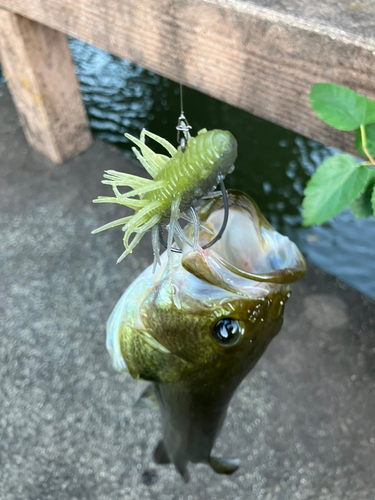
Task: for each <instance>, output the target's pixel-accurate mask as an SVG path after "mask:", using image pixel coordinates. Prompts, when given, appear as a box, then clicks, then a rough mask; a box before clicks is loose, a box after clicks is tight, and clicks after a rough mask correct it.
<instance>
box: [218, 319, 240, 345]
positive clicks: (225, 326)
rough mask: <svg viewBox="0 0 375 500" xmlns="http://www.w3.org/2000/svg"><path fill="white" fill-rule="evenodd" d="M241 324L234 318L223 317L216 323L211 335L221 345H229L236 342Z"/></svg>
mask: <svg viewBox="0 0 375 500" xmlns="http://www.w3.org/2000/svg"><path fill="white" fill-rule="evenodd" d="M241 330H242V328H241V324H240V322H239V321H237V320H236V319H232V318H224V319H221V320H220V321H218V322H217V323H216V325H215V326H214V328H213V330H212V336H213V337H214V339H215V340H216V342H217V343H218V344H220V345H222V346H225V347H229V346H233V345H235V344H237V342H238V340H239V338H240V336H241Z"/></svg>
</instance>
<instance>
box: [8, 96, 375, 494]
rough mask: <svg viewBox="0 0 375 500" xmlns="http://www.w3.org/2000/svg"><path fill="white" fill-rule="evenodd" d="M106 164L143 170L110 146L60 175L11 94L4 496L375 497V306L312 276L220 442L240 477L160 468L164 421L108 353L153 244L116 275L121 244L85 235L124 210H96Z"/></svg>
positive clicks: (297, 290)
mask: <svg viewBox="0 0 375 500" xmlns="http://www.w3.org/2000/svg"><path fill="white" fill-rule="evenodd" d="M110 168H113V169H126V171H128V172H133V173H140V169H138V167H137V165H136V164H135V163H134V162H133V161H132V160H129V159H127V158H126V157H124V155H123V154H122V153H121V152H120V151H118V150H116V149H115V148H113V147H111V146H109V145H107V144H104V143H103V142H101V141H99V140H96V141H95V142H94V144H93V145H92V147H91V148H90V149H89V150H88V151H87V152H86V153H84V154H82V155H80V156H79V157H77V158H75V159H73V160H72V161H69V162H68V163H66V164H65V165H63V166H59V167H56V166H53V165H51V164H50V163H49V161H48V160H46V159H45V158H44V157H42V156H41V155H39V154H38V153H36V152H34V151H32V150H30V148H29V147H28V146H27V144H26V142H25V139H24V136H23V133H22V130H21V128H20V126H19V124H18V121H17V118H16V115H15V111H14V108H13V105H12V103H11V100H10V97H9V94H8V91H7V90H6V88H5V86H2V87H1V86H0V176H1V180H0V234H1V238H0V266H1V268H0V269H1V271H0V276H1V279H0V291H1V301H0V317H1V321H0V329H1V333H0V500H21V499H22V500H23V499H27V500H50V499H51V500H52V499H53V500H55V499H58V500H60V499H61V500H76V499H77V500H78V499H79V500H96V499H100V500H104V499H111V500H120V499H121V500H130V499H158V500H180V499H186V500H197V499H221V500H222V499H233V500H236V499H238V500H239V499H241V500H245V499H246V500H252V499H259V500H284V499H285V500H291V499H304V500H307V499H314V500H318V499H319V500H344V499H352V500H373V499H375V331H374V330H375V308H374V302H373V301H371V300H370V299H368V298H366V297H364V296H363V295H361V294H360V293H358V292H356V291H354V290H352V289H350V288H349V287H348V286H346V285H344V284H342V283H340V282H339V281H337V280H336V279H335V278H332V277H330V276H328V275H326V274H325V273H323V272H322V271H320V270H318V269H316V268H314V267H312V266H309V269H308V273H307V276H306V278H304V279H303V280H302V281H301V282H299V283H296V284H295V285H294V286H293V296H292V298H291V299H290V301H289V303H288V304H287V307H286V315H285V325H284V327H283V330H282V332H281V333H280V334H279V336H278V337H277V338H276V339H275V340H274V341H273V343H272V344H271V346H270V347H269V349H268V351H267V352H266V354H265V355H264V357H263V358H262V359H261V361H260V362H259V364H258V365H257V367H256V368H255V369H254V371H253V372H252V374H251V375H250V376H249V377H248V378H247V379H246V380H245V381H244V382H243V384H242V385H241V387H240V389H239V390H238V392H237V394H236V395H235V397H234V399H233V401H232V404H231V407H230V410H229V415H228V418H227V421H226V424H225V426H224V428H223V431H222V434H221V436H220V438H219V440H218V443H217V453H218V454H220V455H222V456H225V455H226V456H238V457H239V458H241V461H242V464H241V467H240V469H239V471H238V472H237V473H236V474H235V475H234V476H232V477H225V476H224V477H223V476H218V475H215V474H214V473H213V472H212V471H211V470H210V469H208V467H205V466H203V465H198V466H190V472H191V476H192V479H191V482H190V483H189V484H188V485H184V484H183V482H182V481H181V479H180V477H179V476H178V475H177V474H176V472H175V471H174V469H173V468H172V467H171V466H165V467H159V466H156V465H155V464H154V463H153V462H152V458H151V457H152V450H153V448H154V446H155V444H156V442H157V441H158V439H159V437H160V425H159V421H158V414H157V413H155V412H143V413H142V412H134V411H133V410H132V401H133V400H134V398H135V397H136V396H137V395H138V394H139V393H140V392H141V391H142V388H143V383H141V382H135V381H134V380H132V379H131V378H130V376H126V375H121V374H118V373H116V372H114V371H113V369H112V367H111V363H110V359H109V356H108V354H107V352H106V349H105V322H106V320H107V317H108V315H109V313H110V312H111V310H112V307H113V306H114V304H115V302H116V300H117V299H118V297H119V296H120V295H121V293H122V292H123V290H124V289H125V288H126V287H127V285H128V284H129V283H130V282H131V281H132V280H133V279H134V278H135V277H136V276H137V274H138V273H139V272H140V271H141V270H142V269H144V267H145V266H146V265H147V264H149V262H150V261H151V248H150V242H149V241H148V240H147V237H146V238H144V240H142V242H141V244H140V245H139V247H137V251H136V253H135V254H134V256H130V257H128V258H127V259H126V261H125V262H124V263H123V264H121V265H116V264H115V261H116V258H117V256H118V255H119V254H120V253H121V251H122V242H121V238H120V236H119V233H118V232H117V233H116V232H115V230H113V232H110V231H107V232H104V233H101V234H99V235H96V236H91V235H90V231H91V230H92V229H94V228H96V227H98V226H100V225H101V224H103V223H105V222H107V221H109V220H113V219H114V217H116V215H118V216H119V217H120V216H121V214H122V210H121V207H118V209H117V211H116V210H115V208H114V207H113V206H110V205H108V206H106V205H100V206H98V205H96V206H95V205H93V204H92V203H91V200H92V199H93V198H94V197H96V196H97V195H98V194H100V193H101V192H102V193H103V189H104V187H103V186H101V184H100V180H101V178H102V173H103V170H104V169H110ZM115 212H116V213H115Z"/></svg>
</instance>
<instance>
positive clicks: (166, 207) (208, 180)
mask: <svg viewBox="0 0 375 500" xmlns="http://www.w3.org/2000/svg"><path fill="white" fill-rule="evenodd" d="M146 135H147V136H149V137H151V138H152V139H154V140H155V141H157V142H159V143H160V144H162V145H163V146H164V147H165V149H166V150H167V151H168V152H169V154H170V155H171V156H170V157H168V156H165V155H160V154H156V153H154V152H153V151H152V150H151V149H150V148H149V147H148V146H146V143H145V139H146ZM126 137H127V138H128V139H130V140H131V141H133V142H134V143H135V144H136V145H137V146H138V147H139V149H140V152H139V151H138V150H137V149H136V148H133V151H134V153H135V155H136V157H137V158H138V160H139V161H140V162H141V163H142V165H143V166H144V168H145V169H146V170H147V172H148V173H149V174H150V176H151V177H152V179H144V178H141V177H138V176H134V175H130V174H124V173H121V172H116V171H113V170H111V171H107V172H106V173H105V175H104V177H105V180H104V181H102V182H103V183H104V184H109V185H111V186H112V188H113V191H114V194H115V197H99V198H98V199H96V200H94V202H96V203H118V204H121V205H124V206H126V207H129V208H132V209H134V211H135V212H134V215H131V216H127V217H124V218H122V219H119V220H117V221H114V222H111V223H109V224H106V225H105V226H102V227H101V228H99V229H97V230H95V231H93V232H94V233H96V232H99V231H102V230H104V229H109V228H110V227H114V226H118V225H123V230H124V246H125V252H124V253H123V254H122V255H121V257H120V258H119V260H118V261H120V260H122V259H123V258H125V257H126V255H128V254H129V253H131V252H132V250H133V249H134V247H135V246H136V245H137V243H138V242H139V241H140V239H141V238H142V236H143V235H144V234H145V233H146V232H147V231H149V230H150V229H152V230H153V238H152V242H153V249H154V255H155V258H156V260H157V261H158V259H159V248H158V241H159V240H158V231H157V228H158V225H159V224H163V225H167V224H168V223H169V238H168V246H169V247H170V246H171V243H172V240H173V236H174V232H175V231H176V232H177V233H179V234H181V233H182V231H181V228H180V227H179V224H178V219H179V218H180V217H181V215H183V214H184V212H185V211H187V210H188V209H189V208H190V207H191V206H192V204H193V203H194V201H196V200H197V199H199V198H201V197H202V196H204V195H206V194H207V193H209V192H210V191H211V190H213V189H214V188H215V187H216V185H217V184H218V183H219V182H220V181H222V180H223V179H224V177H225V176H226V174H227V173H228V172H230V171H231V169H233V163H234V161H235V159H236V157H237V143H236V140H235V138H234V137H233V136H232V134H231V133H230V132H228V131H223V130H211V131H207V130H205V129H203V130H201V131H200V132H198V135H197V137H191V138H190V139H189V140H188V142H187V146H186V149H185V151H184V152H182V151H181V148H180V147H179V148H178V150H176V149H175V148H174V147H173V146H172V145H171V144H170V143H169V142H168V141H166V140H165V139H162V138H161V137H159V136H157V135H154V134H151V133H150V132H147V131H146V130H143V131H142V133H141V137H140V139H136V138H135V137H132V136H131V135H129V134H126ZM119 187H130V188H132V190H131V191H128V192H127V193H121V192H120V191H119V189H118V188H119ZM134 197H137V198H134ZM133 234H134V237H133V238H132V240H131V241H130V238H131V237H132V235H133Z"/></svg>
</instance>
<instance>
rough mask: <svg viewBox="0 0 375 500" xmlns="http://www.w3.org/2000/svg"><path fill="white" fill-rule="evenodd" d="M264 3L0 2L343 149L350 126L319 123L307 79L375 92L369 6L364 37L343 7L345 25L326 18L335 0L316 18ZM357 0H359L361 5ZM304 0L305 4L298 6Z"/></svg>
mask: <svg viewBox="0 0 375 500" xmlns="http://www.w3.org/2000/svg"><path fill="white" fill-rule="evenodd" d="M319 2H320V4H321V5H322V6H324V5H325V4H327V2H324V1H322V0H319ZM262 3H263V4H267V2H265V1H264V2H262V0H254V1H252V0H247V1H246V0H127V1H126V2H124V1H123V0H107V1H103V0H43V2H41V1H40V0H0V6H3V7H5V8H7V9H10V10H13V11H15V12H18V13H20V14H22V15H24V16H26V17H29V18H31V19H34V20H36V21H38V22H41V23H43V24H46V25H48V26H50V27H52V28H54V29H57V30H60V31H63V32H65V33H68V34H69V35H72V36H74V37H76V38H79V39H81V40H83V41H85V42H88V43H90V44H93V45H96V46H98V47H100V48H102V49H104V50H106V51H108V52H111V53H113V54H115V55H118V56H120V57H122V58H125V59H129V60H131V61H133V62H135V63H136V64H139V65H141V66H143V67H145V68H148V69H150V70H153V71H155V72H157V73H159V74H161V75H164V76H166V77H168V78H171V79H172V80H176V81H179V82H181V83H183V84H185V85H188V86H191V87H194V88H196V89H198V90H200V91H202V92H205V93H207V94H210V95H212V96H214V97H216V98H218V99H220V100H222V101H225V102H227V103H230V104H232V105H234V106H237V107H239V108H242V109H245V110H247V111H250V112H251V113H253V114H255V115H258V116H261V117H263V118H266V119H269V120H271V121H274V122H276V123H279V124H281V125H283V126H285V127H287V128H290V129H293V130H295V131H297V132H300V133H302V134H304V135H306V136H308V137H311V138H314V139H316V140H318V141H321V142H324V143H326V144H329V145H332V146H336V147H338V148H340V149H343V150H345V149H346V150H348V149H349V150H350V147H349V148H348V144H349V143H350V141H349V142H348V136H347V134H344V133H342V132H337V131H335V130H334V129H332V128H330V127H328V126H325V125H324V124H322V122H321V121H320V120H319V119H318V118H317V117H316V116H315V114H314V113H313V112H312V111H311V110H310V106H309V100H308V93H309V91H310V88H311V85H312V84H313V83H315V82H322V81H330V82H335V83H338V84H342V85H346V86H349V87H351V88H354V89H355V90H357V91H358V92H361V93H363V94H365V95H367V96H369V97H371V98H375V64H374V63H375V58H374V53H375V40H374V38H371V35H370V34H371V33H372V31H371V29H369V26H370V27H371V26H374V19H375V9H374V7H373V4H369V2H367V7H366V9H367V10H366V12H364V13H363V15H362V18H363V19H366V22H365V24H366V23H367V24H366V26H367V28H366V29H365V28H364V29H363V32H364V33H365V36H362V35H361V33H362V31H359V30H358V31H357V28H358V25H357V27H354V29H349V28H348V26H349V27H350V26H352V25H351V24H350V15H351V14H350V13H351V11H350V9H347V11H348V13H349V14H348V15H346V14H345V13H344V14H345V15H346V17H345V16H344V14H342V13H341V14H340V16H341V17H339V18H340V23H341V24H342V25H343V26H344V28H343V29H342V28H341V27H340V26H341V24H340V25H335V26H332V25H330V24H328V25H327V24H324V15H325V14H327V19H331V20H332V19H335V12H333V13H330V10H329V9H331V10H332V8H333V7H331V5H333V4H332V3H330V6H329V7H327V8H325V10H324V9H323V17H321V18H319V19H314V18H313V17H312V15H311V14H312V12H314V9H311V5H310V4H311V2H310V1H307V0H294V2H293V3H291V5H293V6H294V8H295V10H296V13H295V15H294V14H293V11H292V12H286V11H285V9H284V8H283V7H282V6H283V5H284V4H285V2H281V3H280V5H279V4H276V2H272V3H271V4H272V5H276V7H275V8H274V9H270V8H264V7H262V5H261V4H262ZM268 3H269V2H268ZM364 3H366V2H364V0H357V2H356V4H359V5H360V6H361V7H363V5H364ZM301 4H302V5H303V4H305V5H310V7H308V8H306V9H305V10H304V11H303V10H301V9H299V10H298V9H297V7H296V6H298V5H301ZM334 4H340V2H335V3H334ZM314 5H315V4H314ZM327 5H328V4H327ZM283 9H284V10H283ZM333 11H334V9H333ZM340 12H341V11H340ZM353 12H356V11H355V10H354V11H353ZM328 14H329V15H328ZM304 16H305V17H304ZM306 16H307V17H306ZM343 16H344V17H345V19H346V20H347V21H345V22H344V21H343ZM362 24H363V23H362Z"/></svg>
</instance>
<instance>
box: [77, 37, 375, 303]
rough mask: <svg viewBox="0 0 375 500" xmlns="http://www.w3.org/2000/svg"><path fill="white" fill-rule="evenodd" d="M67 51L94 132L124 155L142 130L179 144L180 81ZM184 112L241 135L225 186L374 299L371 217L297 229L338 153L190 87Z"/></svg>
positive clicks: (87, 50)
mask: <svg viewBox="0 0 375 500" xmlns="http://www.w3.org/2000/svg"><path fill="white" fill-rule="evenodd" d="M70 46H71V50H72V54H73V58H74V61H75V65H76V70H77V73H78V77H79V81H80V85H81V89H82V94H83V99H84V101H85V104H86V107H87V111H88V115H89V119H90V124H91V127H92V129H93V131H94V132H95V133H97V134H98V135H100V137H102V138H103V139H105V140H107V141H110V142H112V143H114V144H116V145H117V146H119V147H121V148H122V149H124V150H126V151H129V150H130V147H131V145H130V144H129V142H128V141H127V139H125V137H124V133H125V132H129V133H131V134H133V135H135V136H139V133H140V131H141V129H142V128H143V127H145V128H147V129H148V130H150V131H152V132H154V133H156V134H158V135H161V136H162V137H165V138H166V139H168V140H169V141H170V142H172V143H173V144H176V129H175V127H176V123H177V118H178V116H179V113H180V103H179V86H178V85H177V84H176V83H174V82H171V81H170V80H167V79H165V78H162V77H160V76H158V75H155V74H153V73H151V72H149V71H146V70H144V69H142V68H139V67H137V66H135V65H134V64H131V63H129V62H127V61H123V60H121V59H119V58H116V57H114V56H112V55H110V54H107V53H105V52H103V51H101V50H99V49H96V48H94V47H91V46H89V45H86V44H84V43H82V42H79V41H77V40H70ZM184 111H185V114H186V117H187V118H188V120H189V122H190V124H191V125H192V127H193V133H194V134H195V133H196V132H197V131H198V130H199V129H201V128H203V127H206V128H207V129H212V128H221V129H227V130H230V131H231V132H232V133H233V135H234V136H235V137H236V139H237V142H238V150H239V155H238V159H237V161H236V170H235V171H234V173H233V174H232V175H230V176H229V177H227V179H226V186H227V187H233V188H238V189H241V190H243V191H246V192H247V193H248V194H249V195H250V196H251V197H253V198H254V199H255V201H256V202H257V203H258V205H259V207H260V209H261V211H262V212H263V214H264V215H265V216H266V218H267V219H268V220H269V221H270V222H271V223H272V225H273V226H274V227H275V228H276V229H277V230H278V231H280V232H282V233H284V234H287V235H288V236H289V237H291V238H292V239H293V240H294V241H295V242H296V243H297V244H298V246H299V247H300V248H301V250H302V251H303V252H304V254H305V256H306V257H307V259H308V260H310V261H311V262H313V263H315V264H316V265H318V266H319V267H321V268H323V269H324V270H326V271H328V272H329V273H331V274H333V275H335V276H337V277H339V278H340V279H341V280H342V281H345V282H346V283H348V284H350V285H352V286H353V287H355V288H357V289H358V290H360V291H362V292H363V293H365V294H367V295H369V296H370V297H372V298H375V279H374V278H375V250H374V243H375V221H374V219H373V218H370V219H366V220H363V219H362V220H356V219H355V218H354V217H353V216H352V215H351V213H350V212H349V210H346V211H344V212H343V213H342V214H340V215H338V216H337V217H336V218H335V219H334V220H332V221H330V222H328V223H326V224H324V225H323V226H321V227H317V226H314V227H310V228H302V227H301V225H300V224H301V215H300V212H301V202H302V193H303V188H304V186H305V184H306V181H307V180H308V179H309V177H310V175H311V174H312V172H314V170H315V169H316V168H317V167H318V165H319V164H320V163H321V162H322V161H323V160H324V159H325V158H327V157H328V156H330V155H331V154H333V153H335V152H336V151H335V150H333V149H332V148H328V147H326V146H323V145H321V144H319V143H317V142H315V141H312V140H310V139H306V138H305V137H302V136H300V135H298V134H295V133H294V132H291V131H288V130H286V129H284V128H282V127H279V126H277V125H274V124H272V123H270V122H267V121H265V120H262V119H260V118H257V117H254V116H252V115H250V114H249V113H247V112H244V111H241V110H238V109H236V108H234V107H232V106H229V105H227V104H225V103H222V102H220V101H217V100H216V99H213V98H211V97H208V96H206V95H203V94H201V93H199V92H197V91H194V90H191V89H184ZM155 149H157V148H155ZM104 167H105V166H104Z"/></svg>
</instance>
